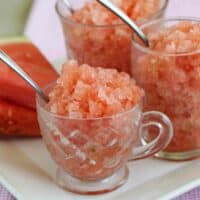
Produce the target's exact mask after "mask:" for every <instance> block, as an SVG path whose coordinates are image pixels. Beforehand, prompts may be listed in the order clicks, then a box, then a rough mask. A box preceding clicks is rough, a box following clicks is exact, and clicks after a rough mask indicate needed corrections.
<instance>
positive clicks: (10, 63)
mask: <svg viewBox="0 0 200 200" xmlns="http://www.w3.org/2000/svg"><path fill="white" fill-rule="evenodd" d="M0 60H1V61H2V62H4V63H5V64H6V65H7V66H8V67H10V68H11V69H12V70H14V71H15V72H16V73H17V74H18V75H19V76H21V77H22V78H23V79H24V80H25V81H26V82H27V83H28V84H29V85H30V86H31V87H32V88H33V89H34V90H35V91H36V92H37V93H38V94H39V95H40V96H41V97H42V98H43V99H44V100H45V101H46V102H48V101H49V98H48V96H47V95H45V94H44V92H43V91H42V90H41V89H40V87H39V86H38V85H37V83H36V82H34V81H33V80H32V79H31V78H30V76H29V75H28V74H27V73H26V72H24V71H23V70H22V68H21V67H19V66H18V65H17V64H16V63H15V62H14V61H13V60H12V59H11V58H10V57H9V56H8V55H7V54H6V53H4V52H3V51H2V50H0Z"/></svg>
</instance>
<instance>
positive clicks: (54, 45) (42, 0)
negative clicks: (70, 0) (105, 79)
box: [0, 0, 200, 200]
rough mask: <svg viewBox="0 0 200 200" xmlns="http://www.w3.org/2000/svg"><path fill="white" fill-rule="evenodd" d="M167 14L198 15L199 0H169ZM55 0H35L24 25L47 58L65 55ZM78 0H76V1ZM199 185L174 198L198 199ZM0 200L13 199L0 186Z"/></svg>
mask: <svg viewBox="0 0 200 200" xmlns="http://www.w3.org/2000/svg"><path fill="white" fill-rule="evenodd" d="M169 1H170V2H169V7H168V10H167V16H192V17H200V12H199V9H200V0H169ZM55 2H56V0H50V1H48V2H47V1H46V0H35V1H34V4H33V8H32V12H31V15H30V17H29V21H28V24H27V27H26V34H27V35H28V36H29V37H30V38H31V40H32V41H33V42H34V43H35V44H36V45H37V46H38V47H39V48H40V50H41V51H42V52H43V54H44V55H45V56H46V57H47V58H48V59H49V60H56V59H57V58H61V57H64V56H65V47H64V38H63V35H62V30H61V26H60V23H59V19H58V16H57V14H56V12H55V9H54V7H55ZM78 2H79V0H76V3H78ZM199 199H200V187H199V188H195V189H194V190H192V191H189V192H188V193H185V194H183V195H182V196H180V197H177V198H176V199H174V200H199ZM0 200H14V197H12V195H11V194H9V192H8V191H7V190H6V189H5V188H4V187H3V186H0Z"/></svg>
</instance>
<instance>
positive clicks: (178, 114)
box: [132, 19, 200, 158]
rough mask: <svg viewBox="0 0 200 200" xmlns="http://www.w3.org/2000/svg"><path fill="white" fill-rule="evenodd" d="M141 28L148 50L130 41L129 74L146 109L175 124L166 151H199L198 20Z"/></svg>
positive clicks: (164, 23)
mask: <svg viewBox="0 0 200 200" xmlns="http://www.w3.org/2000/svg"><path fill="white" fill-rule="evenodd" d="M143 29H144V30H147V35H148V38H149V39H150V46H151V47H150V49H147V48H144V47H141V46H140V45H139V44H138V43H136V42H133V57H132V72H133V76H134V77H135V78H136V80H137V82H138V84H139V85H140V86H141V87H143V88H144V89H145V92H146V97H147V98H146V103H145V109H146V110H151V109H156V110H159V111H161V112H164V113H166V114H167V115H168V116H169V117H170V118H171V120H172V122H173V124H174V131H175V133H174V137H173V140H172V142H171V143H170V145H169V146H168V148H167V149H166V150H165V152H187V151H193V150H198V149H199V148H200V106H199V105H200V21H198V20H192V19H191V20H184V19H180V20H177V19H169V20H167V19H166V21H164V20H160V21H155V22H152V23H149V24H146V25H144V26H143ZM151 30H153V31H151ZM195 152H197V151H195ZM191 155H192V154H191ZM185 158H186V157H185ZM187 158H189V157H187Z"/></svg>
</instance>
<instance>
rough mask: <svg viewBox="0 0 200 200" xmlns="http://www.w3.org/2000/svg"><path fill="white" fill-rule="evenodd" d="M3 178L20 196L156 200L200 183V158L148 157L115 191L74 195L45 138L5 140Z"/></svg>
mask: <svg viewBox="0 0 200 200" xmlns="http://www.w3.org/2000/svg"><path fill="white" fill-rule="evenodd" d="M0 160H1V162H0V179H1V181H3V183H4V184H5V186H6V187H7V188H8V189H9V190H10V192H11V193H13V194H14V195H15V196H16V197H17V199H18V200H46V199H48V200H57V199H59V200H90V199H95V200H111V199H112V200H129V199H130V200H132V199H133V197H134V199H136V200H156V199H170V198H172V197H175V196H177V195H179V194H180V193H182V192H185V191H187V190H190V189H191V188H193V187H195V186H197V185H198V184H200V163H199V160H195V161H190V162H182V163H180V162H177V163H176V162H169V161H163V160H157V159H146V160H143V161H137V162H132V163H129V164H128V166H129V169H130V176H129V181H128V183H127V184H125V185H124V186H123V187H121V188H120V189H118V190H116V191H115V192H112V193H109V194H106V195H99V196H80V195H74V194H72V193H69V192H67V191H64V190H63V189H61V188H59V187H58V186H57V185H56V184H55V182H54V180H55V170H56V166H55V164H54V163H53V161H52V160H51V158H50V156H49V155H48V152H47V151H46V148H45V147H44V145H43V143H42V141H41V139H34V140H28V139H27V140H12V141H8V140H1V141H0Z"/></svg>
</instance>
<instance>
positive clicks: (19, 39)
mask: <svg viewBox="0 0 200 200" xmlns="http://www.w3.org/2000/svg"><path fill="white" fill-rule="evenodd" d="M20 42H31V41H30V40H29V39H28V37H27V36H25V35H22V36H15V37H3V38H0V44H10V43H20Z"/></svg>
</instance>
